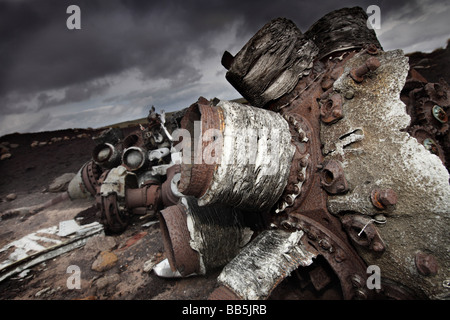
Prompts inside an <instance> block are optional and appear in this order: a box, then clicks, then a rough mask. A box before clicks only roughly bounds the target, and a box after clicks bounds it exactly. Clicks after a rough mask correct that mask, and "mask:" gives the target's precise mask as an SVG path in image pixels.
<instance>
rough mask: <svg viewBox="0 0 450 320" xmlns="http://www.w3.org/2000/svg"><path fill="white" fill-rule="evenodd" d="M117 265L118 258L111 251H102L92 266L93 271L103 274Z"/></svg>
mask: <svg viewBox="0 0 450 320" xmlns="http://www.w3.org/2000/svg"><path fill="white" fill-rule="evenodd" d="M116 263H117V256H116V255H115V254H114V253H112V252H109V251H102V252H100V255H99V256H98V257H97V259H96V260H95V261H94V263H93V264H92V267H91V269H92V270H94V271H98V272H103V271H106V270H109V269H111V268H112V267H114V266H115V265H116Z"/></svg>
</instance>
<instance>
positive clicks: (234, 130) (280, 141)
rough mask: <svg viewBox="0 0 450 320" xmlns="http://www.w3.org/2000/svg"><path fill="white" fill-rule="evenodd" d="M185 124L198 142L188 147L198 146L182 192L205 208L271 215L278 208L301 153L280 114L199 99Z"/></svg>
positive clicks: (188, 165)
mask: <svg viewBox="0 0 450 320" xmlns="http://www.w3.org/2000/svg"><path fill="white" fill-rule="evenodd" d="M181 125H182V128H183V129H186V130H188V131H189V133H190V135H191V138H192V140H191V141H190V144H188V145H187V146H184V147H191V146H192V145H193V147H194V148H193V149H194V150H193V152H192V153H191V155H192V156H191V158H190V159H188V160H190V161H189V162H190V163H186V161H183V162H182V164H181V178H180V182H179V185H178V188H179V190H180V192H181V193H183V194H185V195H190V196H194V197H196V198H198V199H199V205H201V206H203V205H211V204H217V203H223V204H225V203H226V204H227V205H230V206H234V207H237V208H240V209H254V210H266V209H267V210H268V209H270V208H271V207H272V206H273V205H274V204H275V203H276V201H277V200H278V199H279V197H280V196H281V194H282V192H283V190H284V188H285V187H286V183H287V179H288V175H289V170H290V166H291V161H292V157H293V154H294V152H295V147H294V146H293V145H292V144H291V133H290V131H289V126H288V123H287V121H286V120H285V119H283V118H282V117H281V116H280V115H279V114H277V113H275V112H272V111H269V110H264V109H259V108H255V107H251V106H246V105H243V104H239V103H236V102H230V101H220V102H219V103H218V104H217V105H216V106H212V105H210V104H209V103H208V101H205V100H199V102H197V103H196V104H194V105H192V106H191V107H190V109H189V110H188V112H187V113H186V115H185V117H184V118H183V120H182V124H181ZM184 160H186V159H184Z"/></svg>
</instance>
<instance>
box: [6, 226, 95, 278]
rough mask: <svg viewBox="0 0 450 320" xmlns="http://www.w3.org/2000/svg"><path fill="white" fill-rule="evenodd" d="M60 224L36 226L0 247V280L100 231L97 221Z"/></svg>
mask: <svg viewBox="0 0 450 320" xmlns="http://www.w3.org/2000/svg"><path fill="white" fill-rule="evenodd" d="M72 221H73V222H75V221H74V220H72ZM75 224H76V222H75ZM60 226H61V228H60V227H59V226H52V227H49V228H45V229H40V230H38V231H36V232H33V233H30V234H28V235H26V236H25V237H23V238H21V239H18V240H16V241H13V242H11V243H9V244H7V245H5V246H4V247H3V248H1V249H0V257H2V261H1V262H0V282H1V281H3V280H5V279H7V278H8V277H10V276H12V275H14V274H16V273H20V272H22V271H24V270H26V269H28V268H31V267H33V266H35V265H37V264H39V263H41V262H43V261H46V260H49V259H52V258H54V257H57V256H59V255H61V254H63V253H66V252H69V251H71V250H74V249H76V248H79V247H82V246H83V245H84V244H85V243H86V241H87V239H88V238H90V237H92V236H94V235H97V234H99V233H102V232H103V226H102V225H101V224H100V223H98V222H93V223H91V224H86V225H83V226H78V228H76V227H75V226H74V224H73V223H72V222H68V221H65V222H62V224H60Z"/></svg>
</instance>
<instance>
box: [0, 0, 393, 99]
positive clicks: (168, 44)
mask: <svg viewBox="0 0 450 320" xmlns="http://www.w3.org/2000/svg"><path fill="white" fill-rule="evenodd" d="M373 2H374V1H359V2H356V1H340V2H331V1H323V2H321V3H320V5H317V3H315V2H311V1H193V2H191V1H176V2H174V1H161V2H156V1H131V0H124V1H117V0H108V1H105V0H103V1H99V0H88V1H62V0H41V1H3V2H1V3H0V32H1V34H0V36H1V44H0V55H1V60H2V61H3V62H4V64H3V65H4V70H3V72H2V77H1V78H0V94H5V93H7V92H9V91H11V90H19V91H22V92H28V91H37V90H46V89H55V88H63V87H65V86H68V85H72V84H76V83H80V82H83V81H89V80H92V79H96V78H99V77H104V76H108V75H112V74H117V73H119V72H121V71H123V70H126V69H129V68H138V69H139V70H140V71H141V72H142V75H143V77H146V78H156V79H157V78H172V77H177V76H179V75H180V74H183V73H184V74H187V73H188V72H190V73H192V74H194V78H195V77H196V76H198V73H199V71H198V70H194V69H193V68H192V67H191V66H189V65H187V64H186V59H184V57H185V56H187V55H188V54H189V50H190V49H191V48H195V49H197V50H199V52H200V55H205V56H206V55H208V54H210V53H211V52H215V51H224V50H226V49H227V48H211V47H210V43H209V41H208V40H209V39H211V38H213V37H214V36H216V35H217V34H218V33H220V32H223V31H224V30H226V29H227V28H229V27H230V25H231V24H232V23H233V22H234V21H236V20H238V19H241V20H242V21H243V24H242V26H241V28H240V29H239V30H238V33H239V34H240V36H241V38H243V39H244V37H245V36H247V37H248V36H249V35H251V34H253V33H254V32H256V31H257V30H258V29H259V28H260V27H261V26H262V25H263V24H265V23H266V22H267V21H269V20H270V19H273V18H275V17H278V16H285V17H288V18H291V19H292V20H294V22H295V23H297V24H298V26H299V27H300V29H302V30H303V31H306V28H307V27H309V26H310V25H311V24H312V23H313V22H314V21H315V20H317V19H318V18H320V17H321V16H322V15H324V14H325V13H327V12H329V11H331V10H334V9H337V8H341V7H343V6H353V5H356V4H359V5H361V6H367V5H369V4H370V3H373ZM375 3H377V2H376V1H375ZM378 3H379V5H380V6H382V8H383V10H386V11H387V12H389V10H391V9H393V8H395V7H398V6H401V2H394V4H392V2H391V1H379V2H378ZM69 4H77V5H78V6H79V7H80V8H81V13H82V14H81V25H82V29H81V30H68V29H67V28H66V26H65V23H66V19H67V17H68V16H69V15H68V14H67V13H66V9H67V7H68V5H69ZM200 59H201V56H200ZM195 73H197V75H195Z"/></svg>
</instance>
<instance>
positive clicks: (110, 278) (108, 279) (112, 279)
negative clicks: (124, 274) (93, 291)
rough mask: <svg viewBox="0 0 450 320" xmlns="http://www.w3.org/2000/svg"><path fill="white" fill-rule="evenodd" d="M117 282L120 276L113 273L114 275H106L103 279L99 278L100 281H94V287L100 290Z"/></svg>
mask: <svg viewBox="0 0 450 320" xmlns="http://www.w3.org/2000/svg"><path fill="white" fill-rule="evenodd" d="M118 282H120V276H119V275H118V274H116V273H115V274H111V275H107V276H105V277H101V278H100V279H98V280H97V281H95V285H96V286H97V289H100V290H101V289H104V288H106V287H107V286H109V285H111V284H116V283H118Z"/></svg>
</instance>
